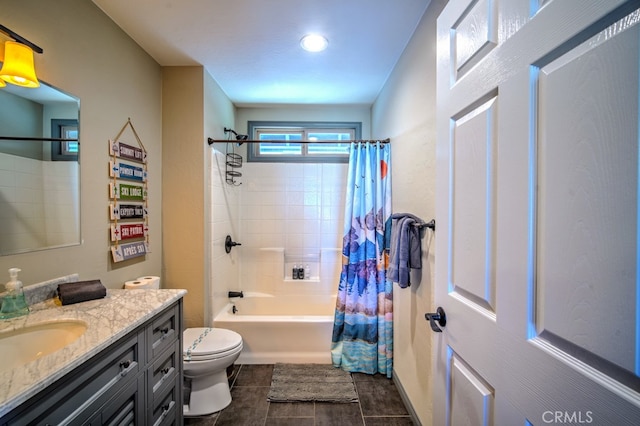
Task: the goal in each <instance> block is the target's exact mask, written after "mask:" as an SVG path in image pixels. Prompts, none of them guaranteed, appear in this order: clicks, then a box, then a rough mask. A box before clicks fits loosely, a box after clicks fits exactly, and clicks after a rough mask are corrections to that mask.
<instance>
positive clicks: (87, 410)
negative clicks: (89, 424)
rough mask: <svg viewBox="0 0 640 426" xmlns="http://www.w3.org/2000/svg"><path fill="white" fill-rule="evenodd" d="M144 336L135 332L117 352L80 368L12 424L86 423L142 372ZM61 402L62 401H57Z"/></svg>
mask: <svg viewBox="0 0 640 426" xmlns="http://www.w3.org/2000/svg"><path fill="white" fill-rule="evenodd" d="M143 338H144V335H143V334H142V331H141V332H140V333H133V334H131V335H129V336H128V337H126V338H124V339H123V342H122V344H121V345H119V346H118V347H117V348H116V349H113V350H111V351H108V352H107V353H106V354H104V355H99V356H98V357H96V358H93V359H91V360H89V361H87V363H86V364H87V365H90V366H91V367H89V368H84V369H83V368H80V369H79V370H78V371H77V372H76V373H72V374H70V375H69V376H68V378H66V377H65V378H64V379H62V380H60V381H59V382H57V383H55V384H54V385H52V387H50V388H47V390H46V391H45V392H42V394H39V395H36V396H35V397H34V398H33V399H32V400H31V401H32V402H33V405H31V404H25V405H24V406H25V407H27V406H29V405H31V407H30V409H29V410H25V411H24V412H21V413H17V415H16V417H14V418H13V419H12V420H10V421H8V422H7V424H8V425H25V424H34V423H37V424H51V425H66V424H82V423H84V422H85V421H87V420H89V418H90V417H92V415H93V414H94V413H95V411H96V409H97V408H99V407H100V406H102V405H103V404H104V403H105V402H106V401H107V399H108V398H109V391H111V390H112V389H115V388H116V387H117V388H120V387H122V386H126V385H127V384H128V383H130V382H131V381H135V380H133V379H134V378H135V377H136V375H137V374H138V373H139V372H140V371H142V370H141V364H142V365H144V362H143V361H142V360H141V357H142V354H143V352H142V351H141V344H142V342H144V339H143ZM56 401H59V402H56Z"/></svg>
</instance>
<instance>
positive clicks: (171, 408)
mask: <svg viewBox="0 0 640 426" xmlns="http://www.w3.org/2000/svg"><path fill="white" fill-rule="evenodd" d="M178 379H179V377H176V378H175V379H174V380H173V382H172V385H173V386H171V387H168V388H166V390H163V391H162V392H161V393H160V395H159V398H157V399H156V400H155V401H156V402H154V404H153V410H152V412H151V418H150V419H149V420H150V421H149V422H148V424H152V425H153V426H161V425H162V426H165V425H177V424H178V419H180V418H181V416H179V415H178V410H182V401H180V400H179V397H180V392H179V389H180V386H181V383H180V380H178Z"/></svg>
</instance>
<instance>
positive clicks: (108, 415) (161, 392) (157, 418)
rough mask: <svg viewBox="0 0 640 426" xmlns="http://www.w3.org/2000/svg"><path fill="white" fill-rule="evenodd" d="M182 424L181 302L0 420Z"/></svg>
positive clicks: (156, 425) (2, 422) (13, 422)
mask: <svg viewBox="0 0 640 426" xmlns="http://www.w3.org/2000/svg"><path fill="white" fill-rule="evenodd" d="M182 423H183V417H182V299H180V300H179V301H178V302H175V303H174V304H173V305H171V306H170V307H169V308H167V309H165V310H163V311H162V312H161V313H159V314H158V315H156V316H154V317H153V318H152V319H150V320H149V321H147V322H146V323H144V324H143V325H141V326H140V327H138V328H137V329H136V330H134V331H132V332H131V333H129V334H128V335H126V336H125V337H123V338H121V339H119V340H118V341H117V342H115V343H114V344H112V345H111V346H110V347H108V348H107V349H105V350H104V351H102V352H101V353H99V354H97V355H95V356H94V357H93V358H91V359H90V360H89V361H87V362H85V363H84V364H82V365H81V366H79V367H77V368H76V369H75V370H73V371H72V372H71V373H69V374H67V375H66V376H65V377H63V378H62V379H60V380H58V381H56V382H55V383H53V384H52V385H50V386H48V387H47V388H45V389H43V390H42V391H40V392H39V393H38V394H37V395H35V396H34V397H32V398H30V399H29V400H28V401H26V402H25V403H24V404H22V405H20V406H19V407H17V408H16V409H14V410H13V411H11V412H10V413H8V414H7V415H5V416H3V417H2V419H0V425H92V426H94V425H122V424H125V425H128V424H131V425H153V426H160V425H181V424H182Z"/></svg>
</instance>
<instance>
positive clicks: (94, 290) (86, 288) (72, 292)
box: [58, 280, 107, 305]
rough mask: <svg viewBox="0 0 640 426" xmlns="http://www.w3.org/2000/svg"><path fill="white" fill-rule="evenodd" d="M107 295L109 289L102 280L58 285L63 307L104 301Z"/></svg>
mask: <svg viewBox="0 0 640 426" xmlns="http://www.w3.org/2000/svg"><path fill="white" fill-rule="evenodd" d="M106 295H107V289H106V288H105V287H104V286H103V285H102V283H101V282H100V280H91V281H78V282H75V283H67V284H60V285H58V297H59V298H60V302H62V304H63V305H71V304H73V303H80V302H86V301H87V300H94V299H102V298H103V297H105V296H106Z"/></svg>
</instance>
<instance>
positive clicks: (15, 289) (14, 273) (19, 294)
mask: <svg viewBox="0 0 640 426" xmlns="http://www.w3.org/2000/svg"><path fill="white" fill-rule="evenodd" d="M18 272H20V269H18V268H11V269H9V277H10V278H11V279H10V281H9V282H8V283H6V284H5V285H4V286H5V289H6V293H5V294H4V296H3V298H2V308H0V319H6V318H14V317H19V316H22V315H27V314H28V313H29V306H28V305H27V300H26V299H25V297H24V290H23V289H22V281H19V280H18Z"/></svg>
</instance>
